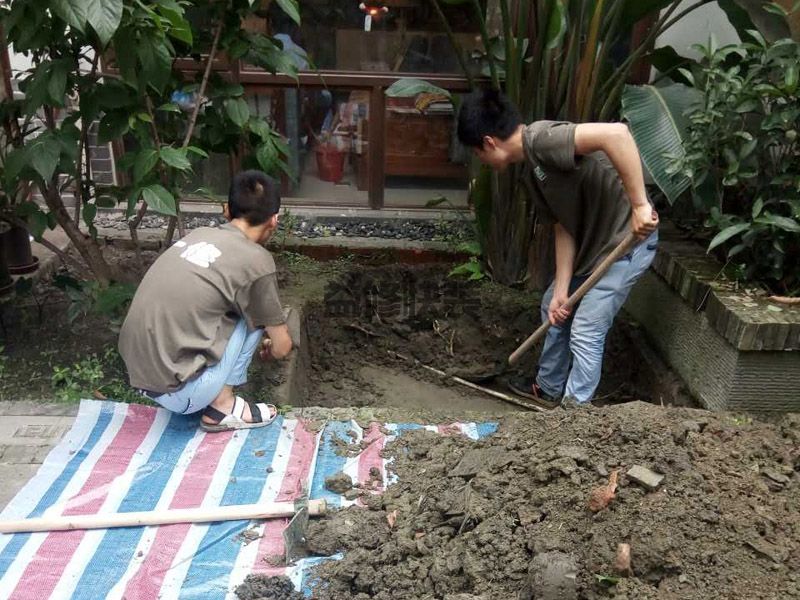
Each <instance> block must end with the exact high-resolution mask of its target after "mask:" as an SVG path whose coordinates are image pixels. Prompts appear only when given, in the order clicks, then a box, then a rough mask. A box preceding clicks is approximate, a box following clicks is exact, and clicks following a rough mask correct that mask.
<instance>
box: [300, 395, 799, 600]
mask: <svg viewBox="0 0 800 600" xmlns="http://www.w3.org/2000/svg"><path fill="white" fill-rule="evenodd" d="M386 453H387V455H391V456H394V457H395V461H394V463H392V464H393V469H394V471H395V472H396V474H397V475H398V478H399V481H398V482H397V483H396V484H394V485H392V486H391V487H390V488H389V489H388V490H387V491H386V492H385V493H384V494H383V495H382V496H377V497H374V498H373V500H372V501H371V502H369V508H357V507H353V508H350V509H346V510H345V511H342V512H339V513H334V514H332V515H330V516H329V517H327V518H325V519H324V520H322V521H315V522H313V523H312V525H311V527H310V529H309V532H308V539H309V546H310V548H311V549H312V550H316V551H317V552H320V553H321V554H330V553H332V552H335V551H344V552H345V555H344V558H343V559H342V560H340V561H330V562H327V563H323V564H322V565H321V566H320V567H318V568H317V571H316V572H315V575H316V576H317V577H318V578H319V580H320V581H321V582H323V584H322V585H320V586H318V587H317V591H316V592H315V596H314V597H315V598H317V600H351V599H353V600H356V599H357V600H367V599H368V598H374V599H378V600H495V599H501V598H502V599H509V600H514V599H524V600H530V599H531V598H536V599H545V600H556V599H559V600H570V599H573V598H574V599H577V598H581V599H597V598H607V597H614V598H618V599H629V600H634V599H636V600H641V599H650V598H653V599H655V598H659V599H661V598H664V599H675V600H678V599H681V600H694V599H697V600H701V599H702V600H706V599H708V598H725V599H727V600H735V599H742V600H744V599H764V600H766V599H770V600H778V599H784V598H796V597H800V575H799V574H800V473H798V472H799V471H800V416H798V415H793V416H787V417H784V418H783V419H782V420H781V421H779V422H777V423H772V424H768V423H762V422H753V421H751V420H750V419H749V418H743V417H737V416H734V415H732V414H712V413H707V412H705V411H699V410H692V409H686V408H662V407H657V406H654V405H651V404H646V403H641V402H634V403H629V404H624V405H619V406H609V407H605V408H591V409H581V410H575V411H564V410H561V409H559V410H556V411H552V412H548V413H544V414H532V413H525V414H517V415H514V416H510V417H507V418H505V419H504V421H503V423H502V424H501V428H500V430H499V431H498V433H497V434H496V435H494V436H492V437H491V438H487V439H485V440H482V441H479V442H470V441H469V440H467V439H465V438H463V437H460V436H454V437H442V436H439V435H436V434H432V433H428V432H424V431H415V432H409V433H406V434H404V435H403V436H402V437H401V438H400V439H399V440H398V441H397V442H395V443H393V444H391V445H389V446H388V447H387V449H386ZM635 465H638V466H641V467H644V468H646V469H650V470H652V471H654V472H657V473H660V474H663V475H664V478H663V480H662V482H661V483H660V484H659V485H658V486H657V487H656V488H655V489H648V488H646V487H643V485H641V484H640V483H637V482H635V481H634V480H633V479H632V478H631V477H628V476H627V473H628V471H629V470H630V468H631V467H633V466H635ZM613 471H617V472H618V473H619V488H618V489H617V491H616V497H615V498H614V499H613V500H611V502H610V503H609V504H608V506H607V507H606V508H604V509H602V510H600V511H599V512H591V511H590V510H589V509H588V507H587V502H588V499H589V497H590V494H591V492H592V490H593V489H595V488H596V487H598V486H603V485H606V484H607V482H608V480H609V474H610V473H611V472H613ZM619 544H629V545H630V557H631V560H630V569H628V568H624V566H623V568H622V571H621V572H620V570H619V568H617V567H615V564H614V563H615V555H616V552H617V548H618V545H619Z"/></svg>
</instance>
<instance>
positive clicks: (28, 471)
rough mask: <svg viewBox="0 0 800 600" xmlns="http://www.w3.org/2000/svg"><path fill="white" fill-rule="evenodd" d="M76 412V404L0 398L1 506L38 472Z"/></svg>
mask: <svg viewBox="0 0 800 600" xmlns="http://www.w3.org/2000/svg"><path fill="white" fill-rule="evenodd" d="M77 413H78V405H77V404H39V403H36V402H0V481H2V482H3V483H2V485H0V508H5V506H6V504H8V503H9V502H10V501H11V499H12V498H13V497H14V495H15V494H16V493H17V492H18V491H19V490H20V489H21V488H22V486H24V485H25V483H27V481H28V479H30V478H31V477H32V476H33V475H34V474H35V473H36V470H37V469H38V468H39V466H40V465H41V464H42V462H43V461H44V459H45V457H46V456H47V453H48V452H50V450H51V448H53V446H55V445H56V444H57V443H58V442H59V441H60V440H61V438H62V437H63V436H64V434H65V433H66V432H67V431H69V429H70V427H72V421H73V419H74V417H75V415H76V414H77Z"/></svg>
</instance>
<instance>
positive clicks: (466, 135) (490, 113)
mask: <svg viewBox="0 0 800 600" xmlns="http://www.w3.org/2000/svg"><path fill="white" fill-rule="evenodd" d="M521 124H522V117H520V115H519V111H518V110H517V107H516V106H514V104H513V103H512V102H511V100H509V99H508V97H507V96H506V95H505V94H504V93H503V92H500V91H498V90H494V89H485V90H478V91H476V92H473V93H471V94H469V95H468V96H466V97H465V98H464V100H463V102H462V104H461V110H460V111H459V113H458V139H459V140H461V143H462V144H464V145H465V146H470V147H472V148H483V138H484V137H486V136H490V137H496V138H498V139H500V140H503V141H505V140H507V139H508V138H510V137H511V135H512V134H513V133H514V132H515V131H516V130H517V128H518V127H519V126H520V125H521Z"/></svg>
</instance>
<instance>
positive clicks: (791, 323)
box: [625, 227, 800, 411]
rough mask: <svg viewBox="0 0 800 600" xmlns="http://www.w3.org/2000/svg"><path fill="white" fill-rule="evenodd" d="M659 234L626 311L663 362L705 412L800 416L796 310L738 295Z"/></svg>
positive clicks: (699, 252) (670, 236) (670, 232)
mask: <svg viewBox="0 0 800 600" xmlns="http://www.w3.org/2000/svg"><path fill="white" fill-rule="evenodd" d="M660 236H661V243H660V244H659V248H658V253H657V255H656V259H655V260H654V261H653V266H652V269H651V270H650V271H648V272H647V273H646V274H645V275H644V277H643V278H642V280H641V281H640V282H639V283H637V284H636V286H634V288H633V291H632V292H631V294H630V297H629V299H628V302H627V304H626V305H625V308H626V310H627V311H628V312H629V313H630V314H631V315H633V316H634V317H635V318H636V319H637V320H638V321H640V322H641V324H642V328H643V329H644V330H645V332H646V333H647V336H648V338H649V339H650V341H651V342H652V344H653V346H654V347H655V348H656V349H657V350H658V351H659V352H660V354H661V355H662V357H663V358H664V359H665V361H666V362H667V364H669V366H670V367H672V368H673V369H674V370H675V371H676V372H677V373H678V374H680V376H681V377H682V378H683V379H684V381H685V382H686V385H687V387H688V388H689V390H690V392H691V393H692V394H693V395H694V396H695V397H696V398H697V400H698V401H699V402H700V403H701V404H703V406H705V407H706V408H709V409H711V410H749V411H800V307H797V306H786V305H780V304H776V303H773V302H770V301H769V300H768V299H767V297H766V295H764V294H763V293H761V294H759V293H748V292H747V291H746V290H741V289H737V286H735V285H734V284H733V283H731V282H729V281H725V280H723V279H721V278H720V272H721V269H722V265H721V264H719V263H718V262H717V261H715V260H714V259H712V258H710V257H709V256H708V255H707V254H706V252H705V249H704V248H702V247H701V246H699V245H698V244H696V243H694V242H691V241H687V240H685V239H683V238H682V236H681V235H680V234H679V233H678V232H677V231H676V230H674V229H671V228H669V227H663V228H662V230H661V231H660ZM768 307H772V308H768Z"/></svg>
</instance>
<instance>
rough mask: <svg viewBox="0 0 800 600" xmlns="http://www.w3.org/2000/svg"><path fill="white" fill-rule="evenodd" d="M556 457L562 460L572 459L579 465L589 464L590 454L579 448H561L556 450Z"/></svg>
mask: <svg viewBox="0 0 800 600" xmlns="http://www.w3.org/2000/svg"><path fill="white" fill-rule="evenodd" d="M556 456H559V457H561V458H571V459H572V460H574V461H575V462H577V463H586V462H589V454H588V453H587V452H586V450H584V449H583V448H579V447H578V446H559V447H558V448H556Z"/></svg>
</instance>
